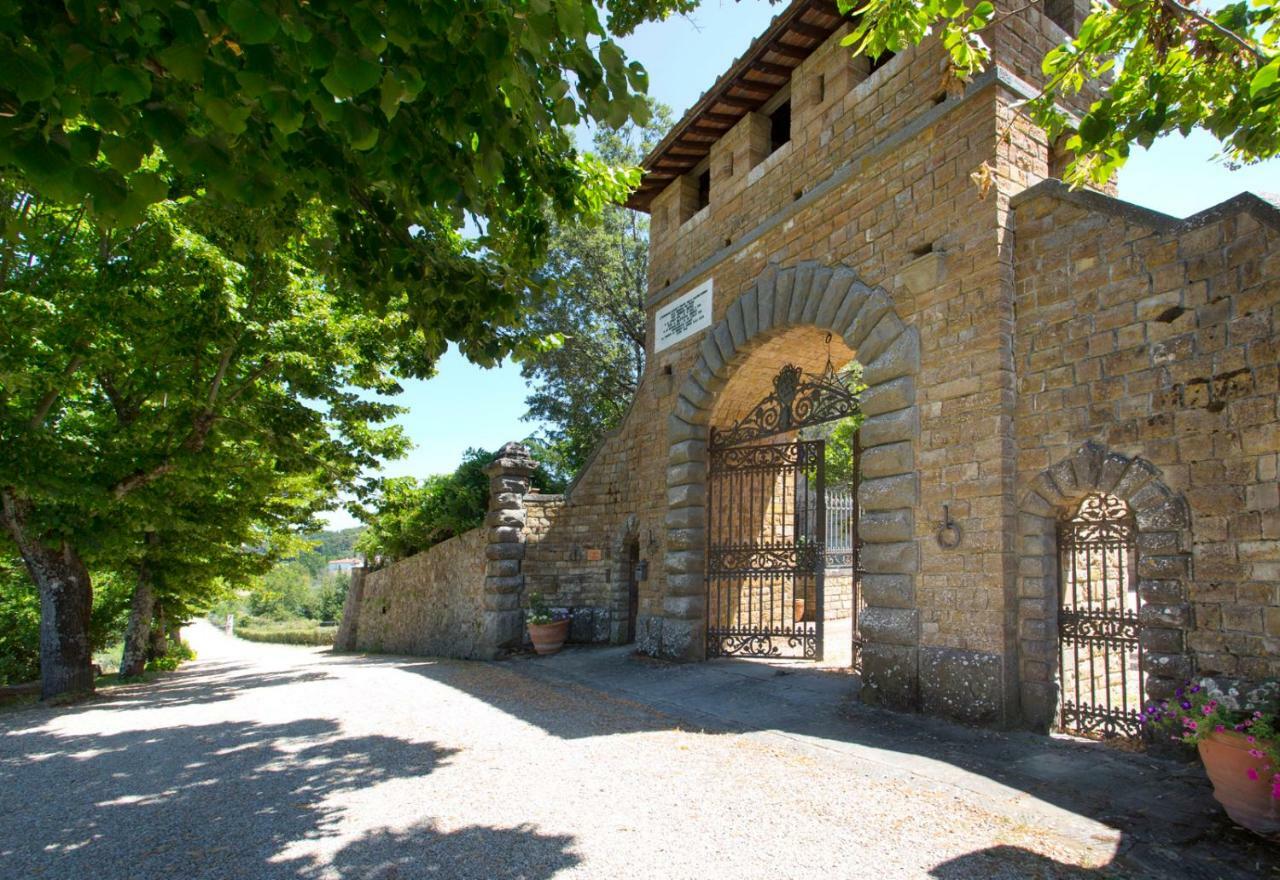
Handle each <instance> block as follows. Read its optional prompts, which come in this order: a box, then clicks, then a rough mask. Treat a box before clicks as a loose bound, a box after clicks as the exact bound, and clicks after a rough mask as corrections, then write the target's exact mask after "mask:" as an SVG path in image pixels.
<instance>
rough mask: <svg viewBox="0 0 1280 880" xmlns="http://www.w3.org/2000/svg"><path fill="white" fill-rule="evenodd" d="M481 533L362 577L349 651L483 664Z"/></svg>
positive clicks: (487, 651)
mask: <svg viewBox="0 0 1280 880" xmlns="http://www.w3.org/2000/svg"><path fill="white" fill-rule="evenodd" d="M488 543H489V541H488V536H487V535H486V534H485V530H484V529H482V528H481V529H472V530H471V531H469V532H466V533H464V534H461V535H459V536H457V537H456V538H450V539H449V540H448V541H445V542H443V543H441V544H437V545H435V546H434V547H432V548H431V549H429V550H426V551H425V552H422V553H418V554H416V555H414V556H410V557H409V558H408V559H402V560H401V561H399V562H397V563H395V564H393V565H389V566H387V567H386V568H383V569H379V570H378V571H371V572H368V573H367V574H366V575H365V577H364V586H363V589H362V595H361V597H360V604H359V611H358V614H359V622H358V624H357V625H356V627H355V648H356V649H357V650H360V651H373V652H381V653H389V654H415V655H422V656H434V657H463V658H484V657H488V656H490V654H491V653H492V652H491V648H490V646H489V645H487V644H486V643H485V641H484V639H483V625H482V624H483V610H484V582H485V547H486V546H487V544H488Z"/></svg>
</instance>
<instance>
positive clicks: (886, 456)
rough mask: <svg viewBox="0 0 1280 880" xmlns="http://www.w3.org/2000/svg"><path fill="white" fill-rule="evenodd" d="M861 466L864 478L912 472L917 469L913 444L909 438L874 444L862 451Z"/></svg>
mask: <svg viewBox="0 0 1280 880" xmlns="http://www.w3.org/2000/svg"><path fill="white" fill-rule="evenodd" d="M861 466H862V476H863V477H864V478H874V477H888V476H895V475H897V474H906V473H910V472H912V471H914V470H915V454H914V447H913V444H912V443H911V441H909V440H902V441H899V442H897V443H886V444H883V445H881V446H872V447H871V448H870V449H867V450H866V451H865V452H863V453H862V460H861Z"/></svg>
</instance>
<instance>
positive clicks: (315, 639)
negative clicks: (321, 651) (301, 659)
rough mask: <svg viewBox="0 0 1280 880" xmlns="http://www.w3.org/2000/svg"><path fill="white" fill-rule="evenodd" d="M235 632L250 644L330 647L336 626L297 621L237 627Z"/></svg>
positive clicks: (336, 631)
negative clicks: (266, 643)
mask: <svg viewBox="0 0 1280 880" xmlns="http://www.w3.org/2000/svg"><path fill="white" fill-rule="evenodd" d="M235 631H236V635H237V636H238V637H239V638H242V639H246V640H248V641H250V642H270V643H272V644H277V645H332V644H333V640H334V637H335V636H336V635H337V634H338V628H337V627H336V626H317V625H316V624H314V623H302V622H297V621H295V622H292V623H287V624H276V625H274V626H237V627H236V628H235Z"/></svg>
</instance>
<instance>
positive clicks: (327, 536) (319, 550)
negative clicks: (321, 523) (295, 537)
mask: <svg viewBox="0 0 1280 880" xmlns="http://www.w3.org/2000/svg"><path fill="white" fill-rule="evenodd" d="M365 528H366V527H365V526H352V527H351V528H349V529H338V530H337V531H332V532H329V531H325V532H315V533H314V534H310V535H307V540H308V541H311V542H313V543H314V544H315V549H314V550H313V551H312V552H313V553H315V554H316V555H317V556H319V557H321V558H322V559H324V560H325V561H326V562H328V561H329V560H330V559H343V558H345V557H347V556H354V555H355V552H356V550H355V548H356V540H357V539H359V537H360V535H361V534H362V533H363V532H364V530H365Z"/></svg>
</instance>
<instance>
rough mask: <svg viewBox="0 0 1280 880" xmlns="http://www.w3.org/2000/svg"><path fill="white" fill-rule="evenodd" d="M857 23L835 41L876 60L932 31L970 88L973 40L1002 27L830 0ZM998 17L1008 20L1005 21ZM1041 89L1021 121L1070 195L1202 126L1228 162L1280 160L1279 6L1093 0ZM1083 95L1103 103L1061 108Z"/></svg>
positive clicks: (952, 10)
mask: <svg viewBox="0 0 1280 880" xmlns="http://www.w3.org/2000/svg"><path fill="white" fill-rule="evenodd" d="M839 5H840V8H841V10H842V11H845V12H849V11H853V10H855V9H856V11H857V12H858V14H859V16H860V18H859V19H858V21H857V24H856V25H855V27H854V30H853V32H852V33H851V34H850V36H849V37H848V38H846V40H845V43H846V44H847V45H853V46H855V47H856V49H855V51H859V52H865V53H867V54H868V55H870V56H872V57H875V56H878V55H879V54H880V53H882V52H884V51H886V50H887V51H893V52H896V51H899V50H901V49H902V48H904V47H905V46H908V45H913V44H916V43H919V42H920V41H921V40H922V39H924V38H925V37H927V36H928V35H929V34H931V33H933V32H934V31H935V29H937V30H938V31H939V32H940V34H941V39H942V41H943V44H944V45H945V46H946V48H947V50H948V51H949V53H950V55H951V61H952V65H953V69H954V72H955V73H956V75H958V76H960V77H961V78H968V77H970V76H971V75H972V74H974V73H975V72H977V71H978V70H981V69H982V68H983V67H984V66H985V65H986V64H987V62H988V61H989V60H990V51H989V50H988V48H987V46H986V44H985V42H984V41H983V39H982V36H981V34H982V32H983V31H984V30H986V29H988V28H989V27H992V26H994V25H997V24H998V23H999V22H1000V21H1001V20H1002V19H1001V17H998V16H996V15H995V9H994V7H993V6H992V4H991V3H989V2H986V0H983V2H981V3H978V4H976V5H974V6H972V7H970V6H968V5H966V4H965V3H964V2H962V0H866V2H855V0H839ZM1005 17H1007V16H1005ZM1042 67H1043V74H1044V77H1045V83H1044V86H1043V89H1042V91H1041V93H1040V95H1039V96H1038V97H1037V98H1036V99H1034V100H1032V101H1030V102H1028V104H1027V105H1026V111H1027V112H1028V114H1029V115H1030V116H1031V118H1032V119H1033V120H1034V121H1035V122H1036V124H1037V125H1040V126H1041V127H1042V128H1044V129H1045V130H1046V131H1047V132H1048V133H1049V135H1050V137H1051V138H1058V137H1059V136H1061V137H1063V138H1064V143H1065V146H1066V148H1067V149H1069V150H1071V151H1072V152H1073V154H1074V156H1075V158H1074V160H1073V162H1072V164H1071V166H1070V167H1069V168H1068V170H1067V172H1066V175H1065V176H1066V178H1067V180H1068V181H1069V182H1071V183H1072V184H1074V185H1084V184H1103V183H1106V182H1107V181H1108V180H1110V179H1111V177H1112V176H1113V175H1114V174H1115V172H1116V171H1117V170H1119V168H1120V167H1121V166H1122V165H1123V164H1124V162H1125V160H1126V159H1127V158H1128V156H1129V150H1130V146H1131V145H1132V144H1134V143H1138V144H1141V145H1142V146H1149V145H1150V144H1151V143H1152V142H1153V141H1154V140H1155V139H1156V138H1157V137H1159V136H1160V135H1162V134H1168V133H1171V132H1175V131H1176V132H1181V133H1182V134H1187V133H1189V132H1190V131H1191V130H1192V129H1193V128H1202V129H1204V130H1206V131H1208V132H1209V133H1211V134H1212V135H1214V136H1215V137H1216V138H1217V139H1218V140H1219V141H1220V142H1221V143H1222V146H1223V152H1224V154H1225V155H1226V156H1227V157H1228V158H1229V159H1230V160H1232V161H1234V162H1242V163H1243V162H1256V161H1259V160H1262V159H1266V158H1269V157H1272V156H1276V155H1280V5H1278V4H1277V0H1236V2H1229V3H1225V4H1222V5H1220V6H1219V7H1218V8H1216V9H1212V10H1210V9H1207V8H1202V7H1199V6H1196V5H1193V4H1184V3H1179V2H1158V0H1137V2H1126V3H1116V2H1098V3H1095V4H1094V5H1093V8H1092V12H1091V14H1090V15H1089V16H1088V18H1086V19H1085V21H1084V22H1083V24H1082V25H1081V27H1080V30H1079V33H1078V34H1077V35H1076V36H1075V37H1073V38H1072V39H1070V40H1069V41H1068V42H1066V43H1064V44H1063V45H1060V46H1058V47H1056V48H1054V49H1052V50H1051V51H1050V52H1049V53H1048V54H1047V55H1046V56H1045V58H1044V61H1043V65H1042ZM1086 88H1089V89H1097V90H1098V91H1099V92H1100V93H1101V95H1102V97H1101V98H1100V99H1099V100H1097V101H1094V102H1093V103H1092V104H1091V106H1090V107H1089V109H1088V112H1087V113H1085V114H1084V115H1083V116H1082V117H1081V118H1079V119H1075V118H1073V117H1071V116H1068V115H1067V114H1066V112H1064V110H1063V109H1062V100H1063V99H1064V98H1067V97H1070V96H1072V95H1075V94H1077V93H1079V92H1081V91H1083V90H1085V89H1086Z"/></svg>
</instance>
